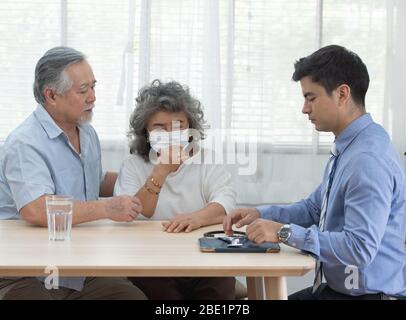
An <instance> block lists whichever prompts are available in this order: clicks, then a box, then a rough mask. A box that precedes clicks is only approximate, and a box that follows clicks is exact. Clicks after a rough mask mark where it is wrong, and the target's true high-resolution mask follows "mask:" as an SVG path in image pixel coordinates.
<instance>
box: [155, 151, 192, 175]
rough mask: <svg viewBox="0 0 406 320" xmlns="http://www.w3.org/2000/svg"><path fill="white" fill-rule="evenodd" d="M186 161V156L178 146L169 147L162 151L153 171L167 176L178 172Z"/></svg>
mask: <svg viewBox="0 0 406 320" xmlns="http://www.w3.org/2000/svg"><path fill="white" fill-rule="evenodd" d="M186 159H187V155H186V154H185V152H184V151H183V149H182V148H181V147H180V146H178V145H171V146H170V147H169V148H167V149H164V150H162V152H161V154H160V156H159V158H158V162H159V163H158V164H157V165H156V166H155V170H157V171H159V172H161V173H163V174H164V175H165V176H167V175H168V174H170V173H171V172H175V171H176V170H178V169H179V167H180V165H181V164H182V163H183V162H184V161H185V160H186Z"/></svg>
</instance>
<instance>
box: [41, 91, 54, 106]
mask: <svg viewBox="0 0 406 320" xmlns="http://www.w3.org/2000/svg"><path fill="white" fill-rule="evenodd" d="M44 97H45V102H46V103H47V104H49V105H51V106H54V105H55V103H56V102H55V92H54V91H53V90H52V89H49V88H45V89H44Z"/></svg>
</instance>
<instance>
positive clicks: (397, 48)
mask: <svg viewBox="0 0 406 320" xmlns="http://www.w3.org/2000/svg"><path fill="white" fill-rule="evenodd" d="M405 5H406V4H405V1H402V0H386V1H384V0H340V1H335V0H289V1H285V0H170V1H169V0H117V1H110V0H59V1H55V0H36V1H24V2H23V1H14V0H13V1H12V0H2V1H1V2H0V40H1V41H0V68H1V70H2V72H1V73H0V88H2V89H1V90H2V94H1V95H0V141H1V140H3V139H4V138H5V137H6V136H7V134H8V133H9V132H10V131H11V130H12V129H13V128H14V127H16V126H17V125H18V124H19V123H21V121H22V120H23V119H24V118H25V117H26V116H27V115H28V114H29V113H30V112H32V110H33V108H34V99H33V97H32V92H31V88H32V81H33V70H34V66H35V63H36V61H37V60H38V59H39V57H40V56H41V55H42V54H43V53H44V52H45V51H46V50H47V49H49V48H50V47H53V46H57V45H68V46H72V47H75V48H77V49H79V50H81V51H83V52H84V53H85V54H87V55H88V56H89V61H90V63H91V65H92V67H93V69H94V72H95V75H96V78H97V79H98V84H97V89H96V90H97V91H96V94H97V102H96V109H95V117H94V123H93V124H94V126H95V128H96V130H97V131H98V133H99V136H100V138H101V142H102V148H103V164H104V167H105V169H112V170H118V169H119V167H120V165H121V162H122V161H123V159H124V157H125V156H126V155H127V154H128V149H127V142H126V132H127V130H128V118H129V115H130V114H131V112H132V110H133V108H134V97H135V96H136V94H137V92H138V90H139V88H140V87H141V86H143V85H145V84H147V83H149V82H150V81H152V80H153V79H156V78H159V79H162V80H169V79H174V80H177V81H179V82H181V83H183V84H186V85H188V86H189V87H190V90H191V92H192V94H194V95H195V96H196V97H197V98H198V99H199V100H201V101H202V103H203V105H204V107H205V109H204V111H205V116H206V119H207V120H208V123H209V124H210V126H211V131H209V132H210V134H209V139H208V141H210V138H213V136H217V135H219V134H220V135H222V137H223V138H224V142H226V144H225V146H224V150H223V151H224V154H223V158H224V161H226V163H228V167H229V169H230V171H232V172H233V184H234V186H235V188H236V190H237V193H238V202H239V203H241V204H260V203H288V202H291V201H295V200H298V199H300V198H303V197H306V196H307V195H308V194H309V193H310V192H311V191H312V190H313V189H314V188H315V187H316V186H317V184H318V183H319V181H320V179H321V175H322V171H323V168H324V164H325V161H326V160H327V157H328V156H327V152H328V149H329V145H330V144H331V142H332V139H333V137H332V135H331V134H324V133H321V134H319V133H317V132H315V131H314V129H313V127H312V125H311V124H310V123H309V122H308V121H307V117H306V116H304V115H302V114H301V106H302V103H303V101H302V100H303V98H302V96H301V90H300V86H299V84H298V83H295V82H293V81H291V80H290V79H291V75H292V72H293V63H294V62H295V60H296V59H298V58H300V57H303V56H305V55H308V54H310V53H311V52H313V51H314V50H316V49H317V48H319V47H320V46H323V45H327V44H332V43H335V44H340V45H344V46H346V47H348V48H349V49H351V50H353V51H355V52H357V53H358V54H359V55H360V56H361V58H362V59H363V60H364V61H365V62H366V64H367V66H368V69H369V72H370V76H371V85H370V89H369V92H368V94H367V101H366V102H367V110H368V111H369V112H371V114H372V116H373V118H374V119H375V120H376V121H377V122H379V123H382V124H383V125H384V126H385V128H386V129H388V131H389V132H390V133H391V135H392V137H393V140H394V142H395V145H396V147H397V149H398V151H399V153H400V154H401V155H402V156H403V152H404V151H406V125H405V123H404V122H405V120H406V114H405V111H404V109H405V108H404V107H403V103H404V101H406V99H405V98H406V97H405V94H406V93H405V92H406V90H404V89H403V86H404V83H406V81H405V80H406V79H405V77H406V72H405V71H406V70H405V66H406V63H405V61H404V60H405V57H406V52H405V50H406V49H405V46H406V45H405V39H406V34H405V31H406V30H405V29H406V27H405V21H406V11H405ZM220 128H221V129H223V130H226V132H222V133H219V132H218V131H216V130H217V129H220ZM247 141H251V142H252V141H254V142H256V143H257V145H256V148H257V149H256V151H257V152H255V153H254V154H252V153H251V154H250V156H251V158H249V157H248V155H246V154H245V153H244V152H243V151H239V152H238V154H237V156H236V155H235V154H233V153H232V152H230V151H232V150H231V149H230V146H232V147H233V148H234V147H238V146H240V147H241V146H242V147H244V146H245V147H247V148H248V147H249V146H251V145H249V146H248V144H247V143H246V142H247ZM221 149H223V146H221ZM220 151H222V150H220ZM231 155H232V156H231ZM244 168H245V169H246V170H245V173H247V172H248V173H250V174H249V175H242V174H241V172H244V170H242V169H244Z"/></svg>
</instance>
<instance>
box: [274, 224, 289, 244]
mask: <svg viewBox="0 0 406 320" xmlns="http://www.w3.org/2000/svg"><path fill="white" fill-rule="evenodd" d="M277 235H278V239H279V242H283V243H286V242H287V241H288V240H289V238H290V236H291V235H292V229H291V227H290V224H284V225H283V226H282V227H281V228H280V229H279V230H278V233H277Z"/></svg>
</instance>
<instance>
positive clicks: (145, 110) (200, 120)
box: [128, 79, 207, 162]
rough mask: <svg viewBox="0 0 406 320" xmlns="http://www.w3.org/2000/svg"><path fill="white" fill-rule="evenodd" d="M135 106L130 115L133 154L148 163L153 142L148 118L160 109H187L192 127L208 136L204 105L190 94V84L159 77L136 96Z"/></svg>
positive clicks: (203, 135)
mask: <svg viewBox="0 0 406 320" xmlns="http://www.w3.org/2000/svg"><path fill="white" fill-rule="evenodd" d="M135 101H136V107H135V110H134V112H133V113H132V115H131V117H130V131H129V132H128V137H129V139H130V153H137V154H138V155H140V156H141V157H142V158H144V160H145V161H146V162H148V161H149V152H150V150H151V145H150V144H149V142H148V130H147V126H148V121H149V120H150V119H151V117H152V116H153V115H154V114H155V113H156V112H158V111H164V112H184V113H185V115H186V117H187V119H188V122H189V128H191V129H195V130H197V131H198V132H199V134H200V139H204V138H205V134H204V130H205V129H206V128H207V126H206V121H205V120H204V114H203V110H202V105H201V103H200V101H199V100H197V99H195V98H194V97H193V96H192V95H191V94H190V93H189V88H188V87H187V86H182V85H181V84H179V83H178V82H176V81H170V82H167V83H163V82H161V81H160V80H158V79H156V80H154V81H152V82H151V84H150V85H147V86H145V87H143V88H142V89H141V90H140V91H139V92H138V97H137V98H136V99H135Z"/></svg>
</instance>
